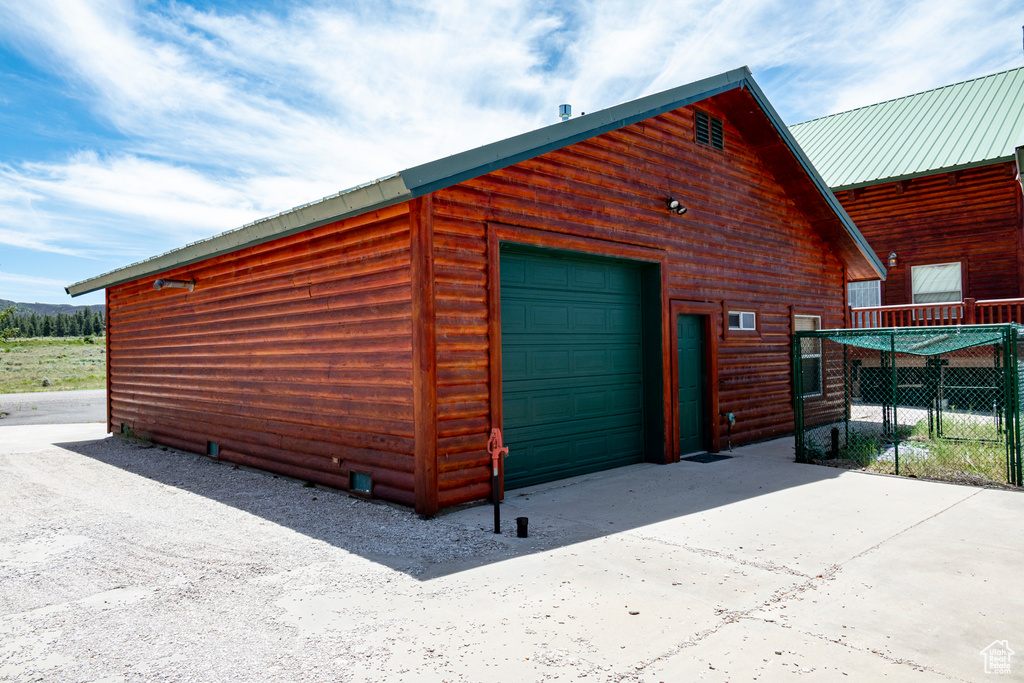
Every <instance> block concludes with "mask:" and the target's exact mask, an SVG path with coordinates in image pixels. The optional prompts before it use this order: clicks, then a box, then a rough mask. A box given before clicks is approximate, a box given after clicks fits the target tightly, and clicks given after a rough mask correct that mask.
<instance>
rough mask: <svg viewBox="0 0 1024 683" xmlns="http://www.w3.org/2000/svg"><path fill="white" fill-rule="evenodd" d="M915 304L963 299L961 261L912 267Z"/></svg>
mask: <svg viewBox="0 0 1024 683" xmlns="http://www.w3.org/2000/svg"><path fill="white" fill-rule="evenodd" d="M910 280H911V282H912V283H913V284H912V286H913V290H914V303H915V304H937V303H945V302H947V301H962V300H963V287H962V283H961V281H960V263H959V261H958V262H956V263H937V264H934V265H929V266H914V267H912V268H911V269H910Z"/></svg>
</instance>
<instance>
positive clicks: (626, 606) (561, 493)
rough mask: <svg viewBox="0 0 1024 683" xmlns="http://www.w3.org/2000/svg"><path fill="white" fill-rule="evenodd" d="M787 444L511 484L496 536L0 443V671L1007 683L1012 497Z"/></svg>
mask: <svg viewBox="0 0 1024 683" xmlns="http://www.w3.org/2000/svg"><path fill="white" fill-rule="evenodd" d="M791 452H792V441H791V440H785V439H784V440H779V441H775V442H770V443H766V444H759V445H755V446H750V447H745V448H738V449H736V452H735V453H734V454H733V455H734V456H735V457H733V458H731V459H729V460H723V461H720V462H714V463H708V464H700V463H689V462H683V463H680V464H676V465H668V466H654V465H639V466H634V467H627V468H622V469H619V470H614V471H611V472H607V473H603V474H600V475H592V476H587V477H580V478H577V479H574V480H568V481H564V482H559V483H557V484H551V485H542V486H537V487H533V488H530V489H524V490H519V491H514V492H511V493H510V495H509V496H508V500H507V501H506V503H505V504H504V505H503V506H502V508H503V517H504V522H505V524H504V527H505V533H504V534H502V535H495V534H493V533H492V531H491V525H492V522H491V515H492V512H491V508H490V507H487V506H481V507H473V508H467V509H463V510H459V511H455V512H450V513H448V514H444V515H440V516H438V517H436V518H434V519H431V520H421V519H419V518H417V517H416V516H415V515H413V514H412V513H411V512H410V511H408V510H406V509H402V508H397V507H394V506H391V505H386V504H380V503H376V502H372V501H363V500H358V499H354V498H350V497H348V496H346V495H345V494H342V493H339V492H334V491H328V490H324V489H319V488H309V487H306V486H303V484H302V483H301V482H297V481H294V480H290V479H286V478H283V477H274V476H272V475H269V474H265V473H258V472H253V471H249V470H245V469H238V468H234V467H232V466H231V465H229V464H226V463H220V462H215V461H212V460H210V459H208V458H204V457H199V456H192V455H187V454H181V453H177V452H175V451H173V450H164V449H161V448H159V447H152V446H149V445H146V444H142V445H139V444H130V443H126V442H123V441H121V440H120V439H117V438H107V437H106V436H105V435H104V434H103V426H102V425H58V426H46V427H43V426H9V427H0V499H2V500H3V501H5V505H4V506H3V508H2V509H0V520H2V522H0V585H2V586H4V590H3V591H2V595H0V678H8V679H14V680H23V679H40V680H56V681H64V680H67V681H72V680H73V681H99V680H103V681H121V680H150V679H153V678H163V679H168V680H209V681H231V680H276V681H293V680H309V681H339V680H340V681H535V680H537V681H539V680H556V679H562V680H568V679H572V680H578V679H582V680H593V681H694V680H707V681H737V680H746V681H749V680H759V681H764V680H768V681H772V680H782V679H786V680H788V679H790V678H793V677H794V676H800V675H802V676H804V677H805V678H806V679H807V680H814V681H819V680H824V681H829V680H842V681H851V680H876V679H885V678H887V679H891V680H904V679H907V680H914V681H933V680H981V679H986V678H987V677H988V676H987V675H986V673H985V666H986V658H985V657H983V655H982V651H983V650H984V649H985V648H987V647H989V646H990V645H991V644H993V643H995V645H994V646H993V648H991V649H989V650H988V651H987V653H988V655H989V657H990V659H989V660H988V664H989V665H990V667H996V666H1002V664H1000V662H998V661H997V658H996V650H997V649H1000V648H1002V647H1003V646H1007V647H1008V648H1009V649H1010V650H1014V651H1016V652H1020V653H1021V654H1020V655H1014V656H1011V657H1010V658H1009V667H1010V674H1009V676H1006V677H1003V680H1006V679H1007V678H1009V679H1017V680H1020V679H1021V678H1022V674H1024V662H1021V661H1019V659H1020V658H1021V657H1024V591H1021V590H1020V588H1019V582H1020V576H1021V571H1022V567H1024V525H1022V523H1021V520H1022V519H1024V496H1022V495H1021V494H1020V493H1019V492H1015V491H1001V490H986V489H977V488H968V487H961V486H953V485H946V484H938V483H931V482H924V481H914V480H908V479H896V478H891V477H885V476H878V475H870V474H864V473H859V472H847V471H840V470H834V469H828V468H821V467H814V466H810V465H796V464H793V463H792V462H791ZM517 516H526V517H528V518H529V525H530V538H528V539H517V538H515V537H514V532H513V527H514V526H515V525H514V522H513V518H514V517H517ZM1002 641H1005V642H1002ZM1001 661H1003V662H1005V661H1006V660H1005V659H1004V660H1001Z"/></svg>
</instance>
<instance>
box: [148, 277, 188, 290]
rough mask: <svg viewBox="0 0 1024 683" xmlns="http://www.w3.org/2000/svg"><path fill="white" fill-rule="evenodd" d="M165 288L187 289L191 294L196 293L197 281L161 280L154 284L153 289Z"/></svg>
mask: <svg viewBox="0 0 1024 683" xmlns="http://www.w3.org/2000/svg"><path fill="white" fill-rule="evenodd" d="M164 287H175V288H177V289H187V290H188V291H190V292H194V291H195V289H196V281H195V280H165V279H164V278H160V279H159V280H157V281H156V282H154V283H153V289H163V288H164Z"/></svg>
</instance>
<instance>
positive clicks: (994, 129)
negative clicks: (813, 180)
mask: <svg viewBox="0 0 1024 683" xmlns="http://www.w3.org/2000/svg"><path fill="white" fill-rule="evenodd" d="M790 131H792V133H793V136H794V137H795V138H796V140H797V142H798V143H800V146H801V147H803V149H804V152H805V153H806V154H807V156H808V157H810V159H811V161H813V162H814V165H815V166H816V167H817V168H818V171H819V172H820V173H821V175H822V176H823V177H824V178H825V181H826V182H828V184H829V186H830V187H831V188H832V189H833V190H846V189H850V188H853V187H863V186H865V185H874V184H877V183H880V182H893V181H897V180H905V179H907V178H913V177H916V176H922V175H929V174H932V173H938V172H942V171H953V170H957V169H963V168H971V167H974V166H984V165H987V164H992V163H997V162H1001V161H1010V160H1012V159H1013V158H1014V149H1015V148H1016V147H1019V146H1021V145H1024V67H1021V68H1019V69H1011V70H1009V71H1002V72H1000V73H997V74H992V75H991V76H984V77H982V78H975V79H973V80H969V81H964V82H962V83H954V84H953V85H947V86H944V87H942V88H936V89H934V90H928V91H926V92H922V93H918V94H916V95H908V96H906V97H900V98H898V99H895V100H889V101H888V102H881V103H879V104H873V105H870V106H867V107H861V108H860V109H853V110H851V111H846V112H842V113H839V114H832V115H831V116H825V117H823V118H820V119H814V120H811V121H807V122H805V123H799V124H796V125H794V126H790Z"/></svg>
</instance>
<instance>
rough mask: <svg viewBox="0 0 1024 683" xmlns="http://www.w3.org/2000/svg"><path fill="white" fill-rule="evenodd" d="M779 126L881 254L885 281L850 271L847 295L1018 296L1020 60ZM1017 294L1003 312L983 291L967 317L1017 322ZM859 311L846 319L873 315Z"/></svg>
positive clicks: (1022, 129) (1021, 259)
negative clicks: (857, 277)
mask: <svg viewBox="0 0 1024 683" xmlns="http://www.w3.org/2000/svg"><path fill="white" fill-rule="evenodd" d="M791 130H792V132H793V135H794V136H795V137H796V139H797V140H798V141H799V143H800V145H801V146H802V147H803V148H804V150H806V152H807V155H808V156H809V157H810V159H811V160H812V162H813V163H814V165H815V167H816V168H818V170H819V171H820V172H821V174H822V176H823V177H824V178H825V179H826V181H828V183H829V185H830V187H831V188H832V190H833V191H834V192H835V194H836V196H837V197H838V198H839V200H840V201H841V202H842V204H843V208H844V209H846V211H847V213H848V214H849V215H850V216H851V217H852V218H853V220H854V221H855V222H856V224H857V227H858V228H859V229H860V230H861V232H862V233H863V234H864V236H865V237H866V238H867V239H868V242H869V243H870V244H871V247H872V248H873V250H874V251H875V253H876V254H877V256H878V257H879V258H881V259H883V260H886V261H890V258H891V262H889V263H888V268H887V269H888V278H887V279H886V281H885V282H881V281H880V280H878V279H876V278H871V279H868V280H865V281H862V282H852V283H850V296H849V298H850V303H851V304H852V305H853V306H858V307H875V306H882V305H885V306H913V305H922V304H936V303H947V302H960V301H963V300H964V299H982V300H995V299H999V300H1003V299H1013V298H1017V297H1024V204H1022V195H1021V185H1020V184H1019V178H1020V175H1019V168H1018V167H1019V166H1020V163H1021V159H1022V158H1024V147H1022V146H1024V67H1022V68H1018V69H1010V70H1008V71H1002V72H1000V73H996V74H991V75H989V76H984V77H981V78H975V79H971V80H968V81H964V82H962V83H954V84H952V85H947V86H944V87H941V88H935V89H933V90H928V91H926V92H922V93H917V94H914V95H909V96H906V97H900V98H897V99H894V100H889V101H886V102H881V103H879V104H873V105H870V106H867V107H861V108H859V109H854V110H851V111H846V112H841V113H838V114H832V115H831V116H826V117H823V118H820V119H814V120H812V121H807V122H805V123H801V124H798V125H795V126H793V127H792V129H791ZM1019 303H1020V302H1016V303H1014V304H1013V307H1014V308H1013V310H1014V311H1015V313H1014V314H1012V315H1007V311H1008V310H1009V306H1005V305H1002V306H1001V305H999V304H997V303H996V302H994V301H990V302H989V303H987V304H985V305H982V306H981V307H979V308H978V316H976V317H974V316H970V318H971V319H970V322H979V323H980V322H1007V321H1009V320H1015V321H1017V322H1021V320H1019V319H1018V317H1017V314H1016V311H1019V306H1018V304H1019ZM968 312H970V311H968ZM1001 312H1002V315H1000V313H1001ZM954 315H955V312H954ZM862 317H863V315H862V316H861V318H862ZM918 317H920V313H919V314H918ZM870 318H871V316H870V315H869V319H868V320H863V319H858V320H855V321H851V322H853V323H855V324H856V325H857V326H858V327H871V326H875V325H872V324H870V323H872V322H875V323H877V322H879V321H878V319H877V314H875V319H874V321H872V320H871V319H870ZM903 319H904V320H906V321H907V322H906V323H904V324H910V323H913V322H914V321H915V318H914V317H913V315H911V316H904V318H903ZM961 319H963V318H961ZM883 322H885V321H883ZM887 324H889V323H887ZM897 324H898V321H897Z"/></svg>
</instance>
